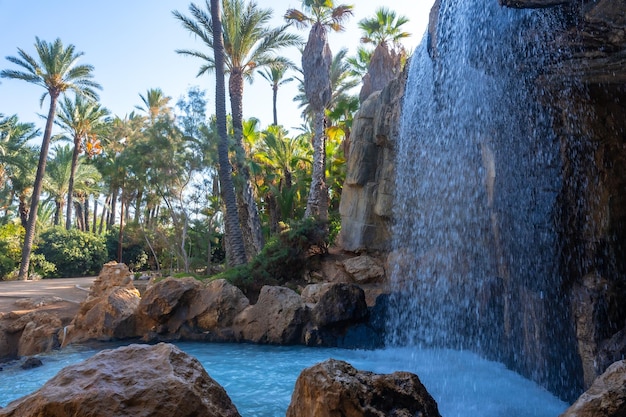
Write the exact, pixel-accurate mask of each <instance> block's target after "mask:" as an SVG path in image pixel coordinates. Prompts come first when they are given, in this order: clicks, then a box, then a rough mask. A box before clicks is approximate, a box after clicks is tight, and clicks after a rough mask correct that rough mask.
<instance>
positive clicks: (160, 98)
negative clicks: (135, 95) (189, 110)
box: [135, 88, 172, 125]
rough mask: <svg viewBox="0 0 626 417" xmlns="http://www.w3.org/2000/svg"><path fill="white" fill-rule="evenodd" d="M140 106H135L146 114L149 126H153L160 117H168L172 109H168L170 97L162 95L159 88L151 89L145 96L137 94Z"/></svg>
mask: <svg viewBox="0 0 626 417" xmlns="http://www.w3.org/2000/svg"><path fill="white" fill-rule="evenodd" d="M139 97H140V98H141V101H142V102H143V107H142V106H135V107H136V108H137V109H138V110H141V111H143V112H146V113H148V116H149V117H150V124H151V125H154V123H155V121H156V119H157V118H158V117H160V116H167V117H169V116H170V115H171V114H172V108H171V107H168V104H169V102H170V100H171V99H172V98H171V97H167V96H165V95H163V90H161V89H160V88H151V89H148V90H147V91H146V95H145V96H144V95H143V94H139Z"/></svg>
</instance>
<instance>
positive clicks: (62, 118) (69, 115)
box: [56, 96, 109, 230]
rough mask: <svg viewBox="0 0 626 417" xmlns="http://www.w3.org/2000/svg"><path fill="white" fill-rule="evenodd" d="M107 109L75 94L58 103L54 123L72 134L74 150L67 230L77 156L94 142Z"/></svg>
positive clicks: (69, 223) (66, 218) (68, 222)
mask: <svg viewBox="0 0 626 417" xmlns="http://www.w3.org/2000/svg"><path fill="white" fill-rule="evenodd" d="M108 115H109V111H108V110H107V109H106V108H104V107H102V106H101V105H100V104H99V103H97V102H95V101H93V100H87V99H85V98H83V97H81V96H76V97H75V98H74V102H72V101H71V100H70V99H69V98H68V97H65V98H64V100H63V101H61V104H60V112H59V114H58V120H57V121H56V124H57V125H59V126H60V127H61V128H62V129H64V130H65V131H67V132H68V133H69V134H70V135H71V136H72V139H71V140H72V141H73V143H74V150H73V152H72V166H71V172H70V178H69V186H68V192H67V214H66V216H65V227H66V229H67V230H69V229H70V228H71V227H72V211H73V207H74V203H73V201H72V200H73V195H74V176H75V174H76V165H77V164H78V156H79V155H80V154H81V153H82V151H83V148H86V147H87V145H88V144H89V143H94V142H95V141H96V137H97V134H98V130H99V129H102V128H103V127H104V126H105V120H104V119H105V117H106V116H108Z"/></svg>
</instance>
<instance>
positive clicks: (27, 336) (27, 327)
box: [11, 311, 63, 356]
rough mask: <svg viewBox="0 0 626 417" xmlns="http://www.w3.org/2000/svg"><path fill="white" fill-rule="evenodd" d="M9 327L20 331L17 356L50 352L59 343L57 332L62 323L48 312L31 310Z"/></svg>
mask: <svg viewBox="0 0 626 417" xmlns="http://www.w3.org/2000/svg"><path fill="white" fill-rule="evenodd" d="M11 327H12V329H13V330H15V331H20V332H21V336H20V338H19V342H18V345H17V355H18V356H30V355H36V354H38V353H44V352H50V351H51V350H52V349H56V348H58V347H59V345H60V342H59V339H58V337H57V333H58V331H59V329H60V328H62V327H63V323H62V321H61V319H59V318H58V317H57V316H55V315H54V314H52V313H50V312H47V311H32V312H30V313H28V314H26V315H24V316H22V317H20V318H19V319H17V320H16V321H15V322H14V323H13V326H11Z"/></svg>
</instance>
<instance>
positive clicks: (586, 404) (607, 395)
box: [560, 361, 626, 417]
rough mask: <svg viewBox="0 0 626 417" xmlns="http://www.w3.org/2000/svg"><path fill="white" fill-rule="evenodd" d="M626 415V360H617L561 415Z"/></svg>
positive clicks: (606, 416)
mask: <svg viewBox="0 0 626 417" xmlns="http://www.w3.org/2000/svg"><path fill="white" fill-rule="evenodd" d="M625 415H626V361H619V362H615V363H614V364H613V365H611V366H609V368H608V369H607V370H606V372H604V373H603V374H602V375H600V376H599V377H598V378H597V379H596V380H595V381H594V382H593V385H591V388H589V389H588V390H587V391H586V392H585V393H584V394H583V395H581V396H580V398H578V400H576V402H575V403H574V404H572V406H571V407H569V408H568V409H567V410H565V412H564V413H563V414H561V416H560V417H599V416H602V417H621V416H625Z"/></svg>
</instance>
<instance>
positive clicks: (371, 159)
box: [338, 73, 406, 252]
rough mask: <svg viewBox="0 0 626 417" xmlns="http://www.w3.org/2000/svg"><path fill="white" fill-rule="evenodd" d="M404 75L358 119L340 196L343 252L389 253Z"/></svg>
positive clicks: (369, 101) (371, 100) (370, 102)
mask: <svg viewBox="0 0 626 417" xmlns="http://www.w3.org/2000/svg"><path fill="white" fill-rule="evenodd" d="M405 78H406V76H405V74H404V73H402V74H401V75H400V76H399V77H398V78H396V79H394V80H393V81H391V82H390V83H389V84H388V85H387V87H385V88H384V89H383V90H382V91H380V92H374V93H372V94H371V95H370V96H369V98H368V99H367V100H365V101H364V102H363V103H362V105H361V108H360V110H359V111H358V112H357V113H356V114H355V115H354V122H353V125H352V133H351V135H350V140H351V144H350V149H349V150H348V152H347V155H348V161H347V165H348V169H347V174H346V180H345V182H344V186H343V190H342V193H341V203H340V205H339V212H340V214H341V232H340V233H339V237H338V242H339V246H341V248H343V249H344V250H347V251H352V252H358V251H364V250H388V249H389V248H390V246H389V245H390V243H391V216H392V203H393V194H394V181H395V178H394V175H395V170H394V159H395V154H394V142H395V140H396V138H397V136H398V128H399V120H400V114H401V110H402V97H403V94H404V85H405V81H406V80H405Z"/></svg>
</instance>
